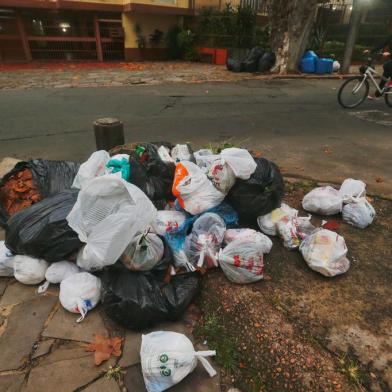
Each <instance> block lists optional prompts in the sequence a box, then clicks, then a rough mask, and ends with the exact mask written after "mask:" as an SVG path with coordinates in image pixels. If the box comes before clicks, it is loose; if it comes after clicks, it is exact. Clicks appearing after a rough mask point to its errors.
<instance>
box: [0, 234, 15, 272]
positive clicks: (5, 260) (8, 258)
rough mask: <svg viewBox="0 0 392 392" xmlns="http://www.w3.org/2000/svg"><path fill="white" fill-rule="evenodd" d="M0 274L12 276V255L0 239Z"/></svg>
mask: <svg viewBox="0 0 392 392" xmlns="http://www.w3.org/2000/svg"><path fill="white" fill-rule="evenodd" d="M0 276H14V256H13V254H12V253H11V251H10V250H9V249H8V248H7V247H6V246H5V243H4V241H0Z"/></svg>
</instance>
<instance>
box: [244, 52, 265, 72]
mask: <svg viewBox="0 0 392 392" xmlns="http://www.w3.org/2000/svg"><path fill="white" fill-rule="evenodd" d="M264 53H265V51H264V49H262V48H260V47H258V46H255V47H254V48H252V50H251V51H250V52H249V54H248V55H247V56H246V57H245V59H244V60H243V61H242V69H243V70H244V71H245V72H256V71H257V65H258V63H259V60H260V58H261V57H262V56H263V55H264Z"/></svg>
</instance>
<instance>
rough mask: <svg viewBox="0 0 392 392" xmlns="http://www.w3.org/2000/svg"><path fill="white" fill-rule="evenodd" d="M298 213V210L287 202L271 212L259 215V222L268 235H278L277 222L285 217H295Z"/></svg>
mask: <svg viewBox="0 0 392 392" xmlns="http://www.w3.org/2000/svg"><path fill="white" fill-rule="evenodd" d="M297 215H298V211H297V210H296V209H295V208H291V207H290V206H288V205H287V204H285V203H282V205H281V206H280V207H279V208H276V209H275V210H273V211H271V212H270V213H269V214H266V215H262V216H259V217H258V218H257V223H258V225H259V227H260V230H261V231H262V232H263V233H265V234H268V235H278V230H277V223H278V222H279V221H280V220H282V219H283V218H285V217H286V218H289V217H294V216H297Z"/></svg>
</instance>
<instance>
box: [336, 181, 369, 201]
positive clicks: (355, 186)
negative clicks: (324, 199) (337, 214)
mask: <svg viewBox="0 0 392 392" xmlns="http://www.w3.org/2000/svg"><path fill="white" fill-rule="evenodd" d="M339 192H340V194H341V195H342V197H343V201H344V199H345V198H347V197H364V196H366V184H365V183H364V182H363V181H360V180H353V179H352V178H347V179H345V180H344V181H343V183H342V185H341V187H340V190H339Z"/></svg>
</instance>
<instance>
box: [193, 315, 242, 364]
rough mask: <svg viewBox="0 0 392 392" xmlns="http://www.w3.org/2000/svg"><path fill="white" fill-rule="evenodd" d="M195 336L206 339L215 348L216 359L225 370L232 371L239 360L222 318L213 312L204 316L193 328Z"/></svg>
mask: <svg viewBox="0 0 392 392" xmlns="http://www.w3.org/2000/svg"><path fill="white" fill-rule="evenodd" d="M195 335H196V337H198V338H200V339H201V340H207V341H208V345H209V346H210V347H212V348H213V349H214V350H216V360H217V362H218V363H219V365H221V366H222V367H224V368H225V369H227V370H230V371H233V370H234V369H235V368H236V367H237V365H238V360H239V353H238V351H237V349H236V345H235V342H234V341H233V340H232V338H231V337H230V336H229V335H228V334H227V333H226V329H225V327H224V323H223V320H222V319H221V318H220V317H219V316H218V315H217V314H215V313H211V314H207V315H205V316H204V319H203V322H202V323H201V324H199V325H198V326H197V328H196V330H195Z"/></svg>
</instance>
